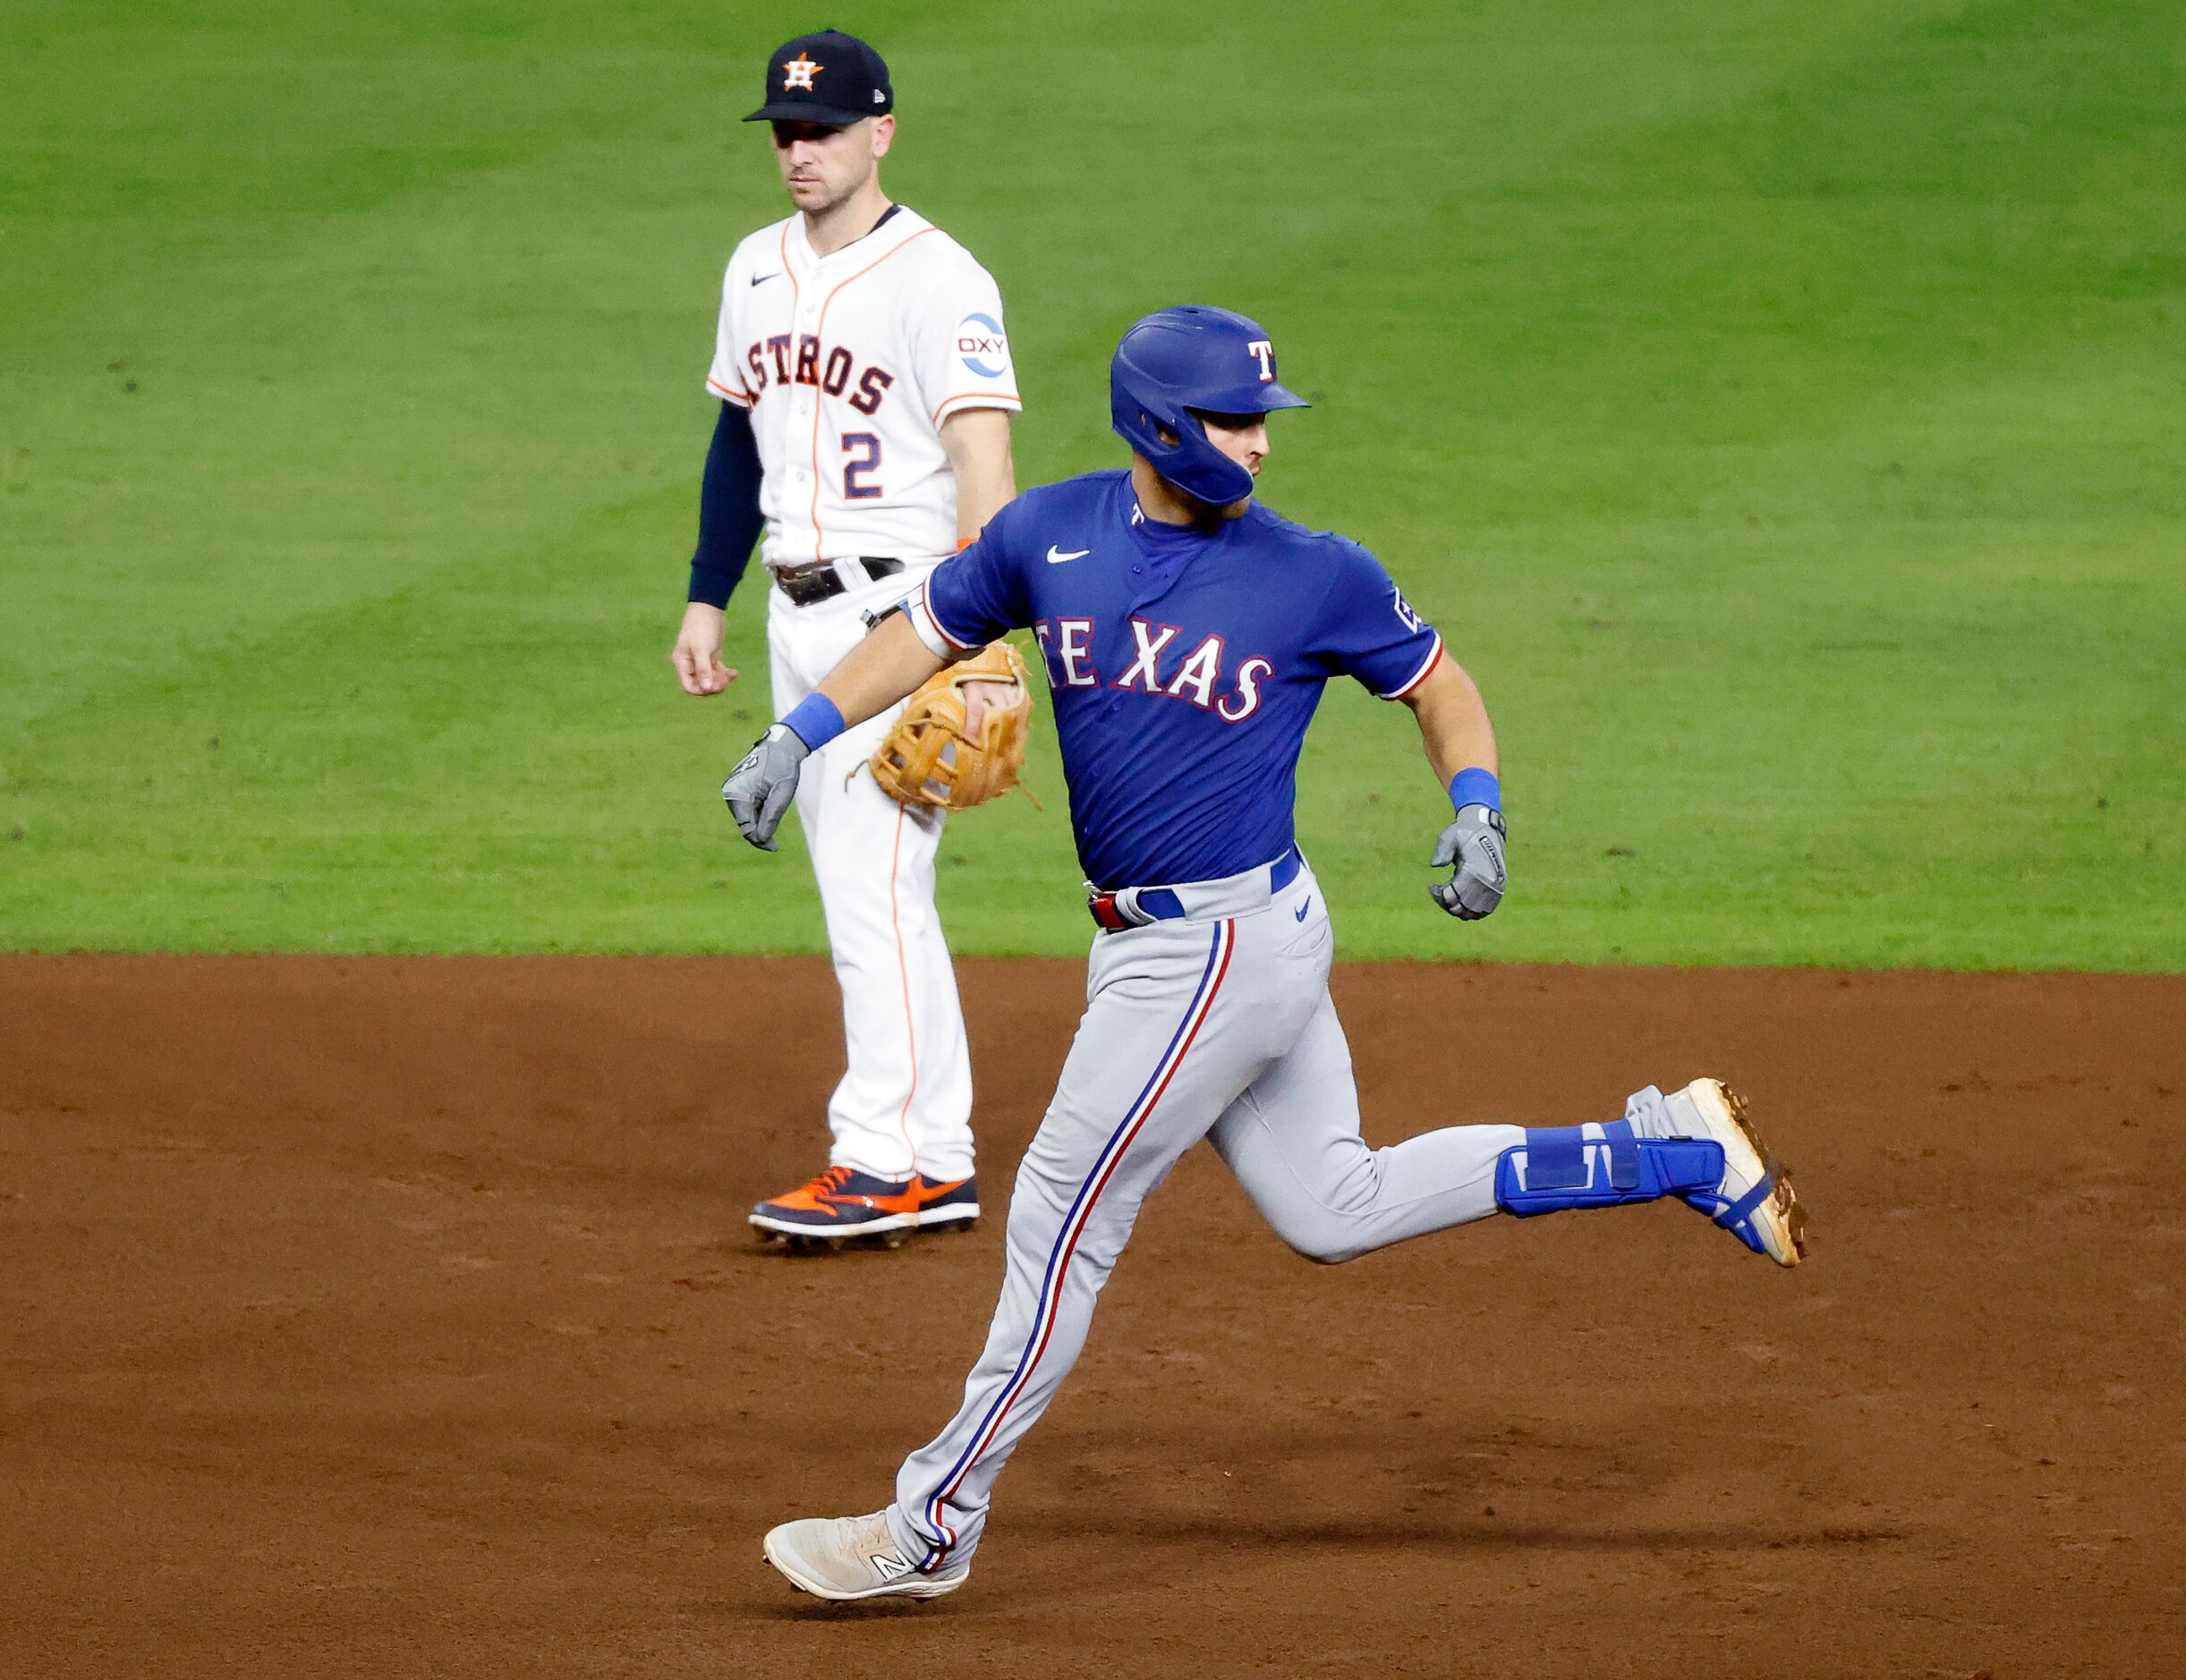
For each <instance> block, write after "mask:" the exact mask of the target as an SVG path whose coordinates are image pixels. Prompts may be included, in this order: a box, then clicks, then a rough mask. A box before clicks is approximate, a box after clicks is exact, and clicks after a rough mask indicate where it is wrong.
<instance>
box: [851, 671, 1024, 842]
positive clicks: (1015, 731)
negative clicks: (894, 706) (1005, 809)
mask: <svg viewBox="0 0 2186 1680" xmlns="http://www.w3.org/2000/svg"><path fill="white" fill-rule="evenodd" d="M1026 683H1027V679H1026V675H1025V660H1024V659H1023V658H1022V657H1020V656H1019V654H1018V652H1017V650H1016V649H1015V648H1013V647H1011V646H1010V645H1009V644H1008V642H1006V641H997V642H991V643H990V644H989V645H988V646H987V647H986V649H983V650H982V651H981V652H979V653H976V654H974V655H973V656H972V658H968V659H959V660H958V661H957V663H956V664H954V665H952V666H947V667H945V668H944V669H942V670H940V671H939V672H937V673H935V674H934V675H933V676H932V677H931V678H929V679H928V680H927V682H926V683H925V684H924V685H923V687H921V688H920V689H919V690H918V692H916V693H914V694H913V695H912V696H911V698H910V699H909V700H906V702H905V703H904V708H903V715H902V716H901V717H898V718H897V720H896V726H895V727H894V728H893V729H891V730H889V734H888V739H887V740H886V741H883V742H881V743H880V751H877V752H875V753H874V754H873V755H872V773H873V780H874V781H876V782H878V783H880V785H881V787H882V788H883V789H884V790H886V792H888V793H889V794H890V795H892V796H893V797H894V798H897V799H899V800H901V801H902V802H904V803H905V804H906V805H939V806H940V807H942V808H943V809H944V810H970V809H971V808H972V807H973V806H974V805H983V804H985V803H986V802H988V801H989V800H991V799H993V798H996V797H998V796H999V795H1000V794H1003V793H1008V791H1009V790H1010V789H1011V788H1013V787H1015V786H1016V785H1017V772H1018V771H1019V770H1021V769H1022V768H1025V740H1026V738H1027V736H1029V735H1030V734H1031V732H1032V726H1033V693H1032V690H1031V689H1030V688H1029V687H1028V686H1027V685H1026ZM1026 797H1027V798H1030V797H1031V795H1029V794H1027V795H1026Z"/></svg>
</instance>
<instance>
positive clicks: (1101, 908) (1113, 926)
mask: <svg viewBox="0 0 2186 1680" xmlns="http://www.w3.org/2000/svg"><path fill="white" fill-rule="evenodd" d="M1085 908H1086V910H1087V911H1089V912H1091V913H1092V915H1093V920H1094V921H1096V922H1098V923H1100V925H1101V926H1102V928H1103V929H1106V930H1107V931H1108V932H1110V933H1121V932H1123V931H1124V929H1127V928H1128V927H1130V926H1131V925H1132V924H1131V923H1129V922H1127V921H1125V920H1124V919H1123V912H1122V911H1120V910H1119V909H1117V908H1116V895H1115V894H1113V893H1093V894H1091V895H1088V896H1087V898H1086V900H1085Z"/></svg>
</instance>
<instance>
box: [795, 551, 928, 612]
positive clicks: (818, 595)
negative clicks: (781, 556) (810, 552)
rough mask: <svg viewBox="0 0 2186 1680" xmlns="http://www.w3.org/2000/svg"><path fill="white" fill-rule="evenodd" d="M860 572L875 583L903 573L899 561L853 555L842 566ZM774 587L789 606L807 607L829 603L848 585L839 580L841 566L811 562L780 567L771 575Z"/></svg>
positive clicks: (834, 562) (824, 562) (828, 562)
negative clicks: (817, 602)
mask: <svg viewBox="0 0 2186 1680" xmlns="http://www.w3.org/2000/svg"><path fill="white" fill-rule="evenodd" d="M842 564H849V565H854V566H861V567H863V569H864V572H865V575H866V577H867V578H869V579H870V580H872V581H873V582H875V583H878V582H879V581H880V580H881V579H882V578H892V577H894V576H895V575H896V574H897V573H898V572H900V571H902V570H903V562H902V561H900V560H884V559H881V558H880V557H878V556H872V555H855V556H852V557H851V558H850V559H849V560H848V561H847V562H846V563H842ZM774 586H775V588H777V589H778V590H781V592H782V593H783V594H785V595H787V597H789V601H790V605H791V606H793V607H810V606H812V604H813V603H814V602H816V601H831V600H833V599H834V598H836V597H837V596H838V595H843V594H847V593H848V592H849V589H850V586H849V585H848V584H847V583H846V582H844V581H843V574H842V567H841V564H838V563H837V562H836V561H833V560H814V561H812V562H811V563H810V564H805V565H801V566H784V567H782V568H781V569H780V570H779V571H778V572H776V573H775V574H774Z"/></svg>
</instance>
